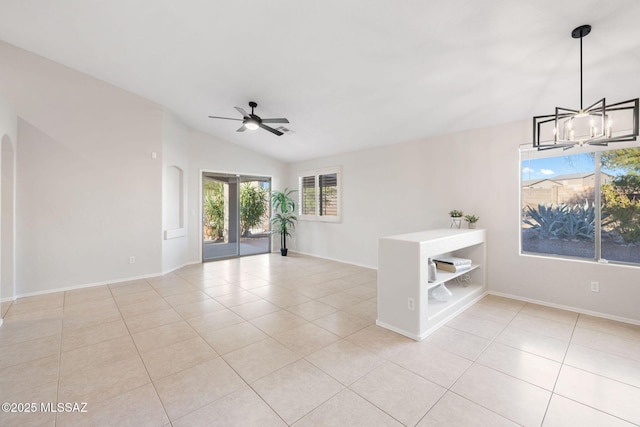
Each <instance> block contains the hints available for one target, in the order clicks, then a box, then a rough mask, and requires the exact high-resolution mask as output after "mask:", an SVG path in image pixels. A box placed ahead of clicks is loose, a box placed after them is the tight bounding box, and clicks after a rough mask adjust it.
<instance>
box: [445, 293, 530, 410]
mask: <svg viewBox="0 0 640 427" xmlns="http://www.w3.org/2000/svg"><path fill="white" fill-rule="evenodd" d="M522 308H524V305H523V306H522V307H520V310H518V311H517V312H516V314H515V315H514V316H513V317H512V318H511V320H510V321H509V322H508V323H507V324H506V325H505V326H504V328H503V329H502V331H504V330H505V329H506V328H507V327H508V326H509V325H510V324H511V323H512V322H513V319H515V318H516V316H517V315H518V313H519V312H520V311H522ZM463 313H464V312H463ZM447 323H449V322H447ZM443 326H446V324H445V325H443ZM501 333H502V332H501ZM501 333H500V334H501ZM500 334H498V335H496V336H495V337H493V339H491V340H489V343H488V344H487V345H486V346H485V347H484V348H483V349H482V351H481V352H480V353H479V354H478V355H477V356H476V358H475V359H473V360H471V359H467V358H466V357H465V358H464V359H466V360H470V361H471V364H470V365H469V366H468V367H467V369H465V370H464V372H462V373H461V374H460V375H459V376H458V378H456V380H455V381H454V382H453V383H452V384H451V386H449V388H448V391H451V392H452V393H455V392H454V391H453V388H454V387H455V385H456V384H457V383H458V381H460V379H461V378H462V377H464V376H465V374H466V373H467V372H468V371H469V370H470V369H471V368H472V367H473V366H474V365H475V364H476V363H478V362H477V360H478V359H480V357H482V355H483V354H484V353H485V352H486V351H487V349H488V348H489V347H491V345H493V344H494V343H496V342H498V341H496V339H497V338H498V337H499V336H500ZM498 343H499V342H498ZM443 350H445V351H447V350H446V349H443ZM460 357H463V356H460ZM481 366H484V365H481ZM456 394H457V393H456ZM467 400H469V401H471V402H473V401H472V400H470V399H467ZM473 403H476V404H478V403H477V402H473ZM481 406H482V405H481ZM483 407H484V406H483ZM486 409H488V408H486ZM492 412H493V411H492Z"/></svg>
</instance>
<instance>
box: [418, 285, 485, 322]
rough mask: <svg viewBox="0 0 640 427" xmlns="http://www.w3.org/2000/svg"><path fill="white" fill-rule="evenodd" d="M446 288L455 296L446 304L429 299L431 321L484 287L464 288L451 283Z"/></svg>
mask: <svg viewBox="0 0 640 427" xmlns="http://www.w3.org/2000/svg"><path fill="white" fill-rule="evenodd" d="M445 286H446V287H447V289H449V291H450V292H451V293H452V294H453V295H452V296H451V299H450V300H449V301H445V302H443V301H437V300H434V299H432V298H429V310H428V315H429V319H437V318H438V316H440V314H442V313H444V312H446V311H447V310H449V309H451V307H455V305H456V304H458V302H459V301H460V300H461V299H462V298H463V297H464V296H465V295H467V294H470V293H473V292H475V291H477V290H479V289H480V288H482V286H483V285H481V284H480V283H472V284H470V285H468V286H462V285H460V284H458V283H456V282H451V283H447V284H446V285H445Z"/></svg>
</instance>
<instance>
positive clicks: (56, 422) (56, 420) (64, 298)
mask: <svg viewBox="0 0 640 427" xmlns="http://www.w3.org/2000/svg"><path fill="white" fill-rule="evenodd" d="M66 305H67V293H66V292H64V293H63V294H62V319H61V320H60V344H59V345H60V348H59V351H58V375H57V377H58V378H57V379H58V381H57V384H56V405H57V404H58V400H59V398H60V376H61V373H62V372H61V367H62V339H63V338H64V309H65V307H66ZM53 425H54V426H57V425H58V412H56V414H55V416H54V417H53Z"/></svg>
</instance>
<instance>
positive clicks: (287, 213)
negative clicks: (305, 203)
mask: <svg viewBox="0 0 640 427" xmlns="http://www.w3.org/2000/svg"><path fill="white" fill-rule="evenodd" d="M297 191H298V190H289V189H287V188H285V189H284V191H274V192H273V194H271V204H272V205H273V217H272V218H271V224H272V225H273V230H271V232H272V233H278V234H279V235H280V255H282V256H287V252H288V249H287V236H289V237H291V231H293V230H294V229H295V227H296V221H297V220H298V218H297V217H296V215H295V214H294V212H295V211H296V203H295V201H294V200H293V198H292V197H291V195H292V194H293V193H295V192H297Z"/></svg>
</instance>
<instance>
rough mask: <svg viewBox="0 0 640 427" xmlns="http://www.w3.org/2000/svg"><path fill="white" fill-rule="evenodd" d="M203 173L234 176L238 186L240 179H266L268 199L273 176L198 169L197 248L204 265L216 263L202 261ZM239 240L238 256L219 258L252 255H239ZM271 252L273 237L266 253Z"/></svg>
mask: <svg viewBox="0 0 640 427" xmlns="http://www.w3.org/2000/svg"><path fill="white" fill-rule="evenodd" d="M205 173H209V174H220V175H235V176H236V177H238V178H240V182H239V184H241V183H242V180H241V178H242V177H254V178H268V179H269V197H271V193H272V191H273V175H269V174H261V173H244V172H225V171H221V170H212V169H202V168H200V169H199V174H198V206H199V207H198V210H199V215H200V216H199V219H198V224H199V225H198V247H199V250H200V262H202V263H204V262H211V261H216V260H214V259H212V260H205V259H204V236H203V235H202V218H203V217H204V212H203V207H204V206H203V202H204V200H203V194H202V190H203V188H202V178H203V175H204V174H205ZM239 184H238V189H239V188H240V185H239ZM239 201H240V194H239V193H238V203H239ZM239 214H240V208H239V207H238V215H239ZM269 216H271V200H270V199H269ZM239 225H240V218H238V227H239ZM239 234H240V229H239V228H238V235H239ZM239 239H240V238H239V237H238V255H237V256H234V257H230V258H219V259H220V260H221V259H232V258H242V257H245V256H250V255H252V254H247V255H240V246H239V245H240V240H239ZM272 251H273V237H269V251H268V252H266V253H271V252H272Z"/></svg>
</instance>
